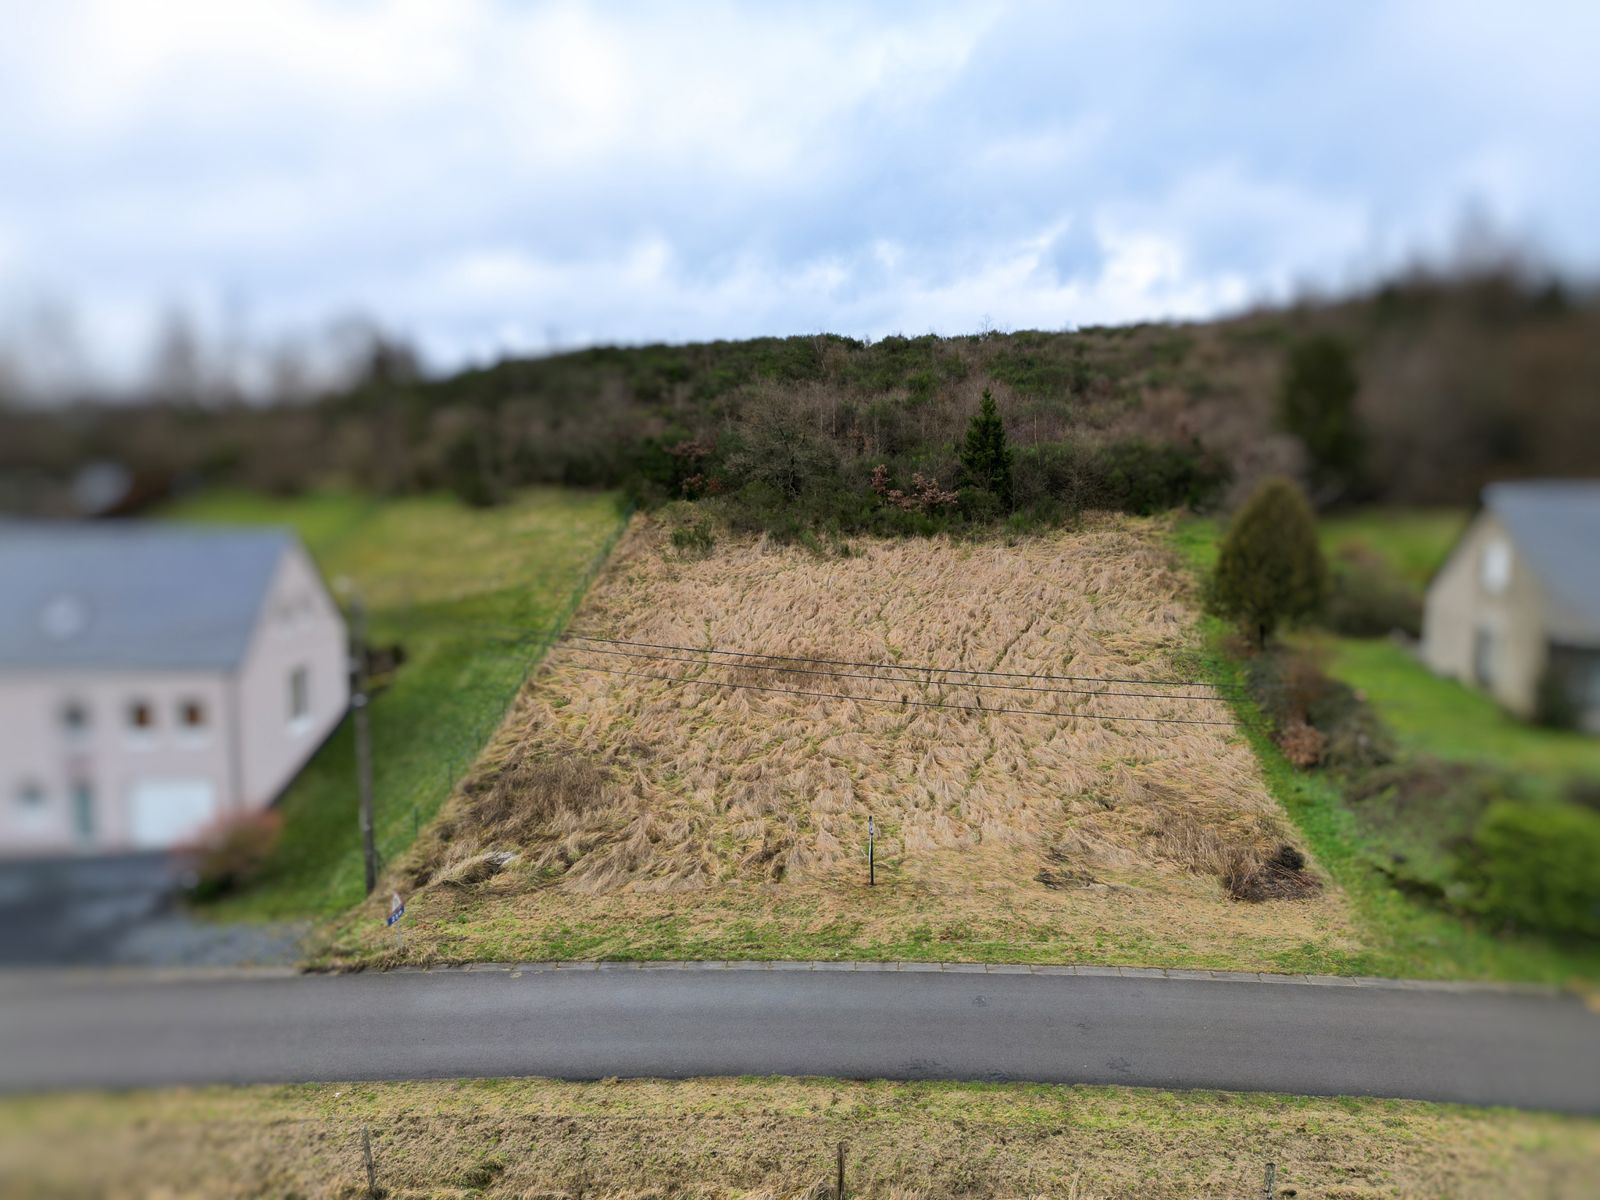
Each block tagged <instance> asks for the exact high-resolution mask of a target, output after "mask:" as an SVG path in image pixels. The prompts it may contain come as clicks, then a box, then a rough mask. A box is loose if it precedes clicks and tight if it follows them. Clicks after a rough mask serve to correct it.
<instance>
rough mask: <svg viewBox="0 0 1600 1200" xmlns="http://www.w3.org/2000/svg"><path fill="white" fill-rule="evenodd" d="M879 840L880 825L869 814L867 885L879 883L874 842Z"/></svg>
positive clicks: (873, 885) (872, 885)
mask: <svg viewBox="0 0 1600 1200" xmlns="http://www.w3.org/2000/svg"><path fill="white" fill-rule="evenodd" d="M877 840H878V826H877V824H876V823H875V822H874V821H873V819H872V817H871V816H870V815H869V816H868V817H867V886H868V887H876V886H877V883H878V862H877V855H876V853H875V851H876V846H875V845H874V843H876V841H877Z"/></svg>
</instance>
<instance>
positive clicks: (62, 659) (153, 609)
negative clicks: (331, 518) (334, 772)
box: [0, 521, 349, 855]
mask: <svg viewBox="0 0 1600 1200" xmlns="http://www.w3.org/2000/svg"><path fill="white" fill-rule="evenodd" d="M347 663H348V649H347V646H346V634H345V626H344V621H343V618H342V617H341V616H340V613H339V610H338V607H337V606H336V605H335V604H334V602H333V600H332V598H331V597H330V596H329V594H328V590H327V588H326V587H325V586H324V585H323V582H322V579H321V577H320V576H319V575H318V573H317V569H316V567H315V566H314V565H313V564H312V562H311V559H310V556H309V555H307V553H306V552H305V549H304V547H302V546H301V544H300V542H299V540H298V539H297V538H295V536H294V535H293V534H291V533H287V532H284V531H280V530H265V529H234V528H210V527H203V526H184V525H175V524H165V523H158V522H100V523H83V524H79V523H69V522H9V521H8V522H0V855H22V854H59V853H64V852H75V851H120V850H151V849H161V848H167V847H172V846H178V845H182V844H183V843H185V842H186V841H188V840H190V839H192V838H193V837H194V836H195V835H196V834H197V833H199V832H200V831H201V830H202V829H204V828H205V827H206V826H208V825H210V824H212V823H214V822H217V821H219V820H222V819H225V818H227V817H228V816H230V815H234V814H244V813H251V812H255V811H258V810H260V809H262V808H265V807H266V806H268V805H269V804H271V803H272V801H273V800H274V799H275V798H276V797H277V796H278V794H279V793H280V792H281V791H282V790H283V788H284V787H285V785H286V784H288V782H289V781H290V780H291V779H292V778H293V777H294V775H295V773H296V772H297V771H299V769H300V768H301V766H303V765H304V763H305V761H306V759H307V758H309V757H310V755H311V753H312V752H313V751H314V750H315V749H316V748H317V746H318V745H319V744H320V743H321V742H322V741H323V739H324V738H325V737H326V736H327V735H328V734H329V733H330V732H331V731H332V729H333V728H334V727H335V726H336V725H337V724H338V722H339V720H340V718H341V717H342V716H343V715H344V712H345V709H346V707H347V705H348V702H349V675H348V670H347Z"/></svg>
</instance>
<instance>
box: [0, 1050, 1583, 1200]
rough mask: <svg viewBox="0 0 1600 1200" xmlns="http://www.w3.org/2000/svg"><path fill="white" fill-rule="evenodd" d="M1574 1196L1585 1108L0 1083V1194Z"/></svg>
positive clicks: (475, 1084)
mask: <svg viewBox="0 0 1600 1200" xmlns="http://www.w3.org/2000/svg"><path fill="white" fill-rule="evenodd" d="M363 1128H366V1129H369V1130H370V1131H371V1134H370V1136H371V1145H372V1152H373V1160H374V1169H375V1174H376V1177H377V1182H378V1186H379V1187H380V1188H381V1189H382V1194H383V1195H385V1196H387V1197H391V1198H395V1197H402V1196H413V1197H423V1196H490V1197H526V1196H540V1197H548V1198H550V1200H556V1198H558V1197H569V1196H570V1197H579V1196H582V1197H588V1198H589V1200H610V1198H613V1197H616V1198H621V1197H642V1196H656V1197H678V1196H704V1197H733V1196H744V1197H773V1198H776V1197H789V1196H793V1197H806V1198H808V1200H824V1198H826V1197H831V1196H832V1195H833V1181H834V1176H835V1171H836V1168H837V1157H836V1156H837V1147H838V1146H839V1144H840V1143H841V1142H843V1143H845V1145H846V1189H847V1192H848V1194H849V1195H852V1196H861V1197H873V1196H883V1197H897V1198H899V1200H915V1198H917V1197H928V1198H934V1197H939V1198H943V1197H956V1196H960V1197H969V1198H984V1197H1012V1196H1042V1195H1050V1196H1065V1197H1073V1198H1074V1200H1091V1198H1093V1197H1123V1196H1133V1195H1137V1196H1141V1197H1150V1198H1152V1200H1160V1198H1163V1197H1174V1198H1175V1197H1190V1196H1199V1195H1205V1196H1251V1195H1260V1194H1261V1184H1262V1177H1263V1173H1264V1168H1265V1165H1266V1163H1267V1162H1269V1161H1271V1162H1273V1163H1275V1164H1276V1167H1277V1183H1278V1187H1279V1189H1280V1190H1279V1191H1278V1195H1281V1196H1294V1195H1299V1196H1303V1197H1312V1196H1316V1197H1325V1198H1332V1197H1348V1198H1352V1200H1353V1198H1355V1197H1361V1198H1375V1197H1401V1196H1404V1197H1419V1196H1453V1197H1484V1198H1488V1197H1524V1196H1525V1197H1558V1198H1559V1197H1580V1196H1583V1197H1586V1196H1589V1195H1591V1194H1592V1193H1591V1192H1590V1191H1588V1190H1587V1189H1588V1188H1589V1187H1590V1185H1592V1183H1593V1180H1594V1173H1595V1170H1596V1167H1597V1165H1600V1122H1596V1121H1594V1120H1585V1119H1580V1118H1569V1117H1557V1116H1552V1115H1546V1114H1536V1113H1522V1112H1513V1111H1508V1110H1498V1109H1495V1110H1485V1109H1472V1108H1465V1107H1459V1106H1453V1105H1437V1104H1425V1103H1420V1102H1415V1101H1399V1100H1371V1099H1318V1098H1308V1097H1292V1096H1279V1095H1270V1094H1248V1095H1243V1094H1233V1093H1225V1092H1165V1091H1152V1090H1144V1089H1133V1088H1114V1087H1051V1086H1036V1085H1020V1084H956V1083H887V1082H871V1083H867V1082H845V1081H837V1080H824V1079H737V1080H732V1079H692V1080H684V1081H679V1082H662V1081H657V1080H636V1081H615V1080H610V1081H605V1082H600V1083H560V1082H554V1081H549V1080H537V1079H530V1080H464V1081H458V1082H427V1083H378V1084H374V1083H356V1084H315V1085H303V1086H293V1087H253V1088H231V1089H230V1088H204V1089H180V1090H171V1091H155V1092H134V1093H126V1094H120V1095H99V1094H83V1095H64V1096H53V1097H48V1098H38V1099H9V1100H4V1101H0V1131H3V1132H0V1197H12V1196H16V1197H22V1196H30V1197H31V1196H38V1195H88V1194H93V1195H100V1196H135V1195H138V1196H146V1195H164V1196H187V1195H197V1196H198V1195H267V1194H271V1195H296V1196H304V1197H334V1196H340V1197H349V1196H364V1195H366V1194H367V1193H366V1175H365V1168H364V1166H363V1160H362V1151H361V1136H362V1130H363Z"/></svg>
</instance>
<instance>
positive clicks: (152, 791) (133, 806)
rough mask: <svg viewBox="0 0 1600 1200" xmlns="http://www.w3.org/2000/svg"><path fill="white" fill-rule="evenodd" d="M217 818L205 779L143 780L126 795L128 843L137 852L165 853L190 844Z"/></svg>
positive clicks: (212, 791)
mask: <svg viewBox="0 0 1600 1200" xmlns="http://www.w3.org/2000/svg"><path fill="white" fill-rule="evenodd" d="M216 815H217V793H216V789H215V788H214V787H212V786H211V781H210V780H207V779H146V780H141V781H140V782H139V783H136V784H134V785H133V790H132V791H131V792H130V793H129V795H128V840H129V841H131V842H132V843H133V844H134V845H135V846H136V847H138V848H139V849H141V850H166V849H170V848H172V847H173V846H181V845H182V844H184V843H185V842H188V841H192V840H193V839H194V837H195V836H196V835H197V834H199V833H200V831H201V830H203V829H204V828H205V827H206V826H207V825H209V824H210V823H211V822H212V821H213V820H214V819H215V818H216Z"/></svg>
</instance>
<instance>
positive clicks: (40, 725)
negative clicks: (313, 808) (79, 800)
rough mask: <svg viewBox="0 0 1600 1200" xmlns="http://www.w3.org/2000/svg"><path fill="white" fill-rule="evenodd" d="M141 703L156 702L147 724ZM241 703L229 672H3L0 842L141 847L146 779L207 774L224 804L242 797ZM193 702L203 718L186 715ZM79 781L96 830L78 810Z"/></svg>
mask: <svg viewBox="0 0 1600 1200" xmlns="http://www.w3.org/2000/svg"><path fill="white" fill-rule="evenodd" d="M135 704H142V705H145V706H147V711H148V713H149V716H150V723H149V724H148V725H147V726H144V727H139V726H137V725H135V724H134V723H133V721H132V720H131V713H132V708H133V706H134V705H135ZM231 704H232V688H231V682H230V680H229V679H228V677H227V676H225V675H223V674H222V673H220V672H175V673H166V672H145V671H123V672H118V671H96V672H85V671H71V672H65V671H60V672H50V673H6V674H4V675H0V854H39V853H56V852H72V851H77V850H118V849H128V848H132V842H131V839H132V832H133V831H132V829H131V810H130V806H131V804H132V797H133V792H134V789H135V788H136V787H139V786H141V785H151V784H156V785H159V784H162V783H173V784H177V785H180V786H190V787H192V786H194V785H196V784H206V785H209V787H210V788H211V790H212V794H213V795H214V796H215V797H216V799H217V803H218V804H219V805H223V806H226V805H231V804H233V803H235V801H236V798H235V795H234V792H233V789H232V784H231V771H230V766H229V763H230V753H229V746H228V728H229V724H230V722H231V711H230V710H231ZM189 705H198V715H200V717H201V721H200V723H199V724H186V723H185V721H184V717H183V714H184V711H185V708H186V707H187V706H189ZM69 708H75V709H76V710H77V711H78V712H81V713H82V714H83V717H84V720H83V722H82V723H81V725H79V724H76V723H69V721H68V720H67V719H66V714H67V712H68V710H69ZM79 788H86V789H87V800H88V810H89V817H90V823H89V828H88V829H87V830H85V829H83V828H80V827H79V824H78V822H77V820H76V819H75V814H74V807H75V800H74V792H75V791H77V790H78V789H79ZM25 793H26V794H25ZM33 796H38V797H39V799H38V800H37V801H34V800H33V799H31V797H33Z"/></svg>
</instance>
